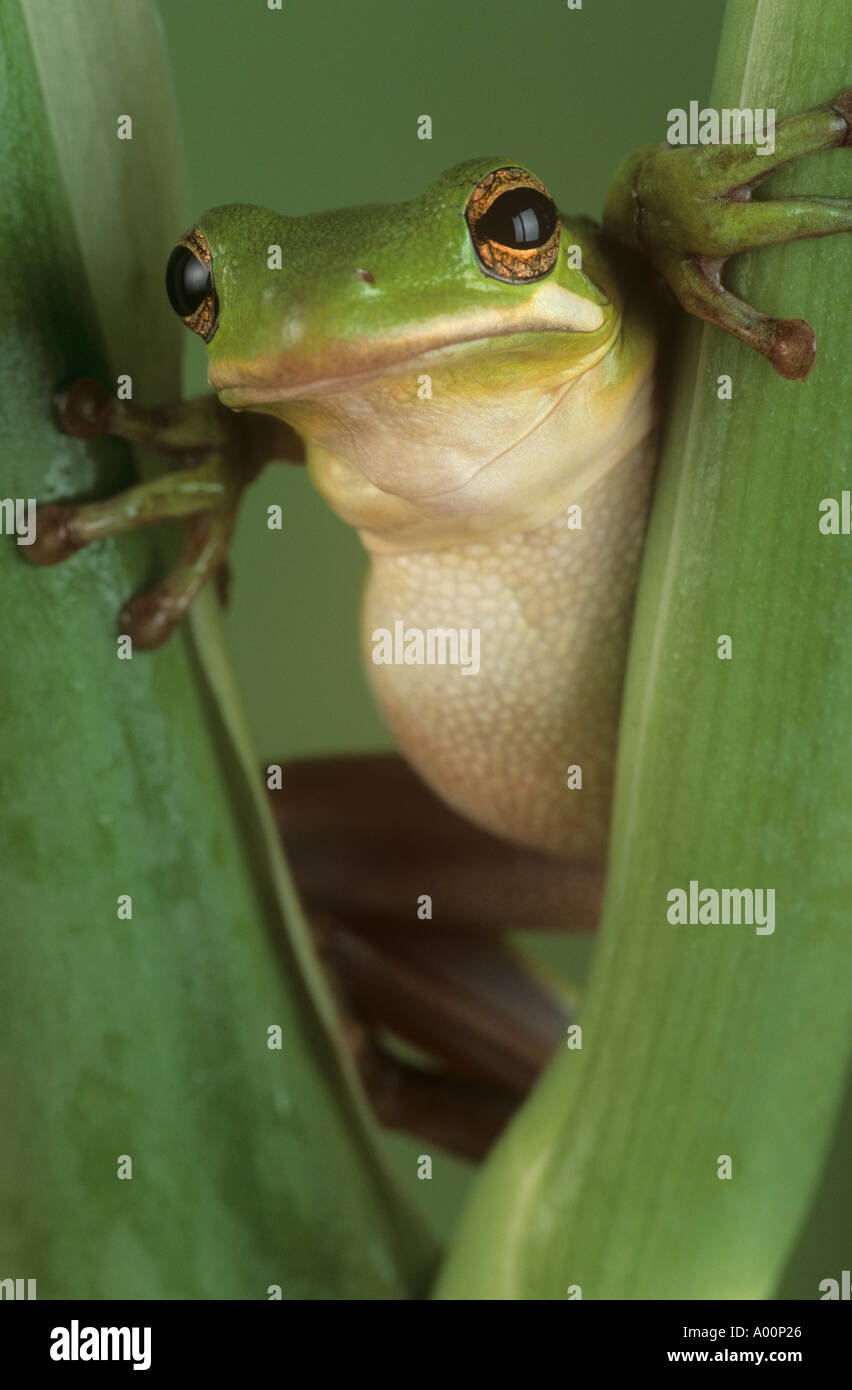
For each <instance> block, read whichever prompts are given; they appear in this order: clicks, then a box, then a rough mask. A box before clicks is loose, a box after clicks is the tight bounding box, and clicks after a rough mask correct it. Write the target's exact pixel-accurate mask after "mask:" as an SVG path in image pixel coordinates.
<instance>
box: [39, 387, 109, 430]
mask: <svg viewBox="0 0 852 1390" xmlns="http://www.w3.org/2000/svg"><path fill="white" fill-rule="evenodd" d="M113 401H114V397H112V396H110V394H109V392H108V391H107V389H106V387H105V386H104V385H103V384H102V383H101V382H100V381H97V380H96V379H95V377H91V376H81V377H78V378H77V380H76V381H72V382H71V383H70V385H68V386H64V387H62V389H61V390H59V391H57V392H56V394H55V396H54V398H53V408H54V411H55V414H56V423H57V425H58V426H59V428H60V429H61V430H62V432H63V434H70V435H73V436H74V437H75V438H76V439H93V438H95V437H96V436H97V435H101V434H107V433H109V427H110V423H111V416H112V405H113Z"/></svg>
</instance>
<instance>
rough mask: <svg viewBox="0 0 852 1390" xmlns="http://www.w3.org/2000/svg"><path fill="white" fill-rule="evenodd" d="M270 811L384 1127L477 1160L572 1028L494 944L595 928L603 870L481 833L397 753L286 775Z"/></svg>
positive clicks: (540, 981) (513, 957) (536, 983)
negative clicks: (521, 932)
mask: <svg viewBox="0 0 852 1390" xmlns="http://www.w3.org/2000/svg"><path fill="white" fill-rule="evenodd" d="M270 802H271V805H272V808H273V811H274V813H275V816H276V820H277V823H278V826H279V829H280V831H281V835H282V838H283V841H284V848H285V850H286V852H287V857H288V859H289V861H290V864H291V866H292V868H293V872H294V876H295V879H296V883H297V886H298V888H299V891H300V895H301V897H302V900H303V901H304V903H305V906H306V909H307V911H308V915H309V917H310V920H311V922H312V925H313V926H314V930H315V933H316V936H317V941H318V944H319V948H320V953H321V955H322V957H323V959H324V961H325V963H326V965H327V967H328V969H329V972H330V974H331V977H332V980H333V981H334V983H335V985H336V988H337V992H338V994H339V996H340V999H341V1005H342V1012H343V1015H344V1017H346V1018H348V1019H350V1020H352V1023H353V1026H351V1027H350V1028H348V1029H347V1030H346V1031H345V1036H346V1039H347V1042H348V1043H349V1045H350V1048H351V1051H352V1052H353V1054H354V1056H355V1059H356V1061H357V1062H358V1065H359V1068H360V1070H361V1073H362V1077H363V1080H364V1083H365V1086H366V1089H367V1091H368V1093H369V1095H370V1097H371V1099H372V1101H373V1104H374V1107H375V1109H376V1113H377V1115H378V1116H379V1118H380V1119H381V1120H382V1121H383V1123H385V1124H387V1125H389V1126H391V1127H392V1128H397V1129H404V1130H408V1131H410V1132H413V1133H415V1134H418V1135H420V1136H422V1137H423V1138H426V1139H430V1140H432V1141H433V1142H435V1143H437V1144H441V1145H442V1146H443V1147H445V1148H449V1149H451V1150H453V1151H454V1152H457V1153H461V1154H463V1155H465V1156H466V1157H468V1158H478V1157H481V1156H482V1155H483V1154H484V1153H485V1152H486V1151H487V1149H488V1147H489V1146H490V1144H491V1143H492V1142H493V1140H494V1138H495V1137H496V1135H497V1134H498V1133H499V1131H500V1130H501V1129H502V1128H503V1126H504V1125H505V1123H506V1122H507V1120H508V1119H509V1117H510V1116H511V1114H512V1113H513V1111H514V1110H515V1109H516V1107H517V1106H518V1105H519V1104H520V1103H521V1101H522V1100H523V1098H524V1095H525V1094H526V1092H527V1090H528V1089H529V1088H530V1086H531V1085H532V1084H533V1082H534V1081H535V1079H536V1076H537V1075H538V1073H539V1071H540V1069H541V1068H542V1066H544V1064H545V1063H546V1062H547V1060H548V1058H549V1057H550V1055H551V1054H552V1052H553V1050H554V1048H555V1047H556V1046H558V1043H559V1040H560V1038H561V1037H563V1036H564V1030H565V1027H566V1025H567V1023H568V1021H569V1018H568V1014H567V1012H566V1006H565V1000H564V998H563V997H562V995H561V992H560V993H556V992H555V991H554V989H553V987H552V985H551V983H550V981H549V980H547V979H545V978H540V977H539V976H537V975H536V974H535V973H533V972H531V971H530V969H529V968H528V966H527V965H526V964H525V963H524V961H523V959H522V958H520V957H519V956H518V954H517V953H516V952H515V951H514V950H513V949H512V948H510V947H509V946H507V944H506V943H504V942H503V941H502V940H501V939H500V936H499V933H500V932H503V931H507V930H511V929H516V928H531V929H542V930H546V929H554V930H558V929H562V930H566V929H568V930H584V929H585V930H588V929H590V928H591V927H593V926H594V925H595V923H596V921H597V918H598V916H599V912H600V900H601V890H602V878H603V874H602V866H601V865H592V864H581V863H569V862H566V861H563V860H560V859H557V858H555V857H553V856H550V855H546V854H541V853H538V852H536V851H533V850H526V849H522V848H519V847H517V846H515V845H512V844H509V843H507V842H506V841H503V840H498V839H497V838H496V837H495V836H493V835H491V834H489V833H488V832H486V831H483V830H480V829H477V828H476V827H475V826H472V825H470V824H469V822H467V821H466V820H464V819H462V817H461V816H458V815H457V814H456V813H455V812H454V811H452V810H450V809H449V808H448V807H446V806H445V805H444V804H443V803H442V802H441V801H439V799H438V798H437V797H436V796H435V795H434V794H433V793H432V792H431V791H430V790H429V789H428V788H427V787H426V786H425V785H424V784H423V783H422V782H421V781H420V779H419V778H418V777H417V775H416V774H415V773H414V772H413V771H412V770H411V769H410V768H409V767H408V765H407V764H406V763H405V762H404V760H403V759H402V758H400V757H399V756H398V755H396V754H370V755H364V756H357V757H337V758H327V759H310V760H305V761H303V762H297V763H290V764H286V766H285V769H284V776H283V784H282V787H281V789H280V790H278V791H274V792H271V793H270ZM424 895H428V896H429V899H430V900H431V906H430V910H431V913H432V917H431V920H421V917H420V915H419V912H420V910H421V909H422V907H423V897H424ZM388 1034H390V1035H391V1036H392V1037H396V1038H401V1039H402V1040H403V1041H404V1042H405V1043H406V1044H408V1045H409V1046H414V1047H415V1048H416V1049H417V1052H418V1054H419V1055H420V1056H421V1057H426V1058H428V1059H429V1064H428V1065H426V1066H422V1065H416V1064H415V1063H414V1062H412V1061H411V1060H409V1059H407V1058H401V1057H400V1056H398V1055H395V1054H394V1051H393V1048H392V1047H389V1046H388V1045H387V1044H386V1039H387V1036H388Z"/></svg>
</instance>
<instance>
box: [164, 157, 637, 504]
mask: <svg viewBox="0 0 852 1390" xmlns="http://www.w3.org/2000/svg"><path fill="white" fill-rule="evenodd" d="M594 230H595V229H594V227H593V224H591V223H588V222H586V221H585V220H583V219H581V220H580V221H577V222H574V223H571V224H569V225H565V224H564V222H563V220H562V218H561V217H560V214H559V212H558V210H557V208H556V204H555V203H554V201H553V199H552V198H551V196H550V194H549V193H548V192H547V190H546V189H545V188H544V186H543V185H542V184H541V183H540V182H539V181H538V179H537V178H535V176H534V175H533V174H531V173H529V172H528V171H527V170H526V169H523V168H521V167H519V166H518V165H516V164H511V163H509V162H508V161H506V160H499V159H478V160H471V161H468V162H466V163H464V164H459V165H457V166H456V167H455V168H453V169H450V170H449V171H448V172H447V173H445V174H443V175H442V176H441V177H440V178H439V179H438V180H436V182H435V183H433V184H432V185H431V186H430V187H429V188H428V189H427V190H426V192H425V193H423V195H422V196H421V197H419V198H416V199H414V200H413V201H412V202H408V203H401V204H398V205H396V206H387V207H386V206H381V205H373V206H367V207H359V208H350V209H346V210H343V211H338V212H331V213H323V214H321V215H319V214H317V215H311V216H306V217H284V216H281V215H279V214H277V213H273V212H269V211H267V210H266V209H263V208H257V207H253V206H250V205H247V204H231V205H228V206H224V207H218V208H214V209H213V210H212V211H211V212H208V213H206V214H205V215H204V216H203V217H202V218H201V220H200V222H199V223H198V225H197V226H195V227H193V228H192V230H191V231H190V232H188V233H187V235H186V236H185V237H184V238H183V240H182V242H181V243H180V245H179V246H177V247H176V248H175V250H174V252H173V253H172V256H171V259H170V261H169V269H168V277H167V282H168V289H169V296H170V298H171V302H172V305H173V307H174V308H175V310H176V312H177V313H178V314H179V315H180V317H181V318H182V319H183V321H184V323H185V324H186V325H187V327H189V328H191V329H192V330H193V331H194V332H196V333H198V334H199V335H200V336H201V337H202V338H203V339H204V341H205V343H206V345H207V353H208V359H209V361H208V366H209V380H210V384H211V386H212V387H213V388H214V389H215V390H216V391H217V393H218V394H219V397H220V399H221V400H222V401H223V403H224V404H225V405H227V406H230V407H231V408H232V409H235V410H258V411H262V412H265V413H269V414H275V415H279V416H281V417H282V418H284V419H286V420H288V421H289V422H290V423H291V424H293V425H294V426H295V427H296V428H297V429H299V430H300V431H301V432H302V433H303V434H304V435H305V436H306V437H307V438H308V439H309V440H311V441H313V442H314V443H316V444H318V445H320V446H322V447H323V448H325V449H326V450H329V451H332V452H334V453H335V454H336V455H338V456H340V457H342V458H344V459H345V460H347V461H348V463H350V464H353V465H354V466H355V467H356V468H357V469H358V470H359V471H360V472H361V473H362V474H363V475H364V476H365V477H366V478H367V479H368V480H369V481H370V482H371V483H373V484H374V485H375V486H376V487H378V488H380V489H382V490H383V491H384V492H390V493H394V494H396V495H398V496H400V497H403V498H406V499H407V500H409V501H412V502H417V501H418V500H423V501H427V500H428V499H429V498H431V497H434V496H437V495H440V494H442V493H443V492H446V491H454V490H456V489H459V488H463V487H464V485H465V482H466V481H467V480H468V479H470V478H471V477H473V476H474V475H475V474H476V473H478V472H479V471H480V470H481V469H482V468H483V467H484V466H485V465H487V464H488V463H489V461H490V460H491V459H493V458H494V457H496V456H499V455H501V454H503V453H505V452H506V450H507V449H511V448H512V447H513V445H514V443H515V441H517V440H518V439H520V438H522V437H524V436H525V435H526V434H528V433H529V432H530V431H532V430H534V429H535V427H536V425H537V423H538V422H539V421H540V420H542V419H543V418H545V416H546V415H547V414H548V413H549V412H550V410H551V409H552V408H553V404H554V402H555V400H556V399H557V397H558V395H559V393H562V392H564V391H565V390H566V389H568V388H569V387H570V385H571V383H572V382H574V381H575V380H576V379H577V378H578V377H580V376H581V375H582V374H583V373H585V372H586V371H587V370H588V369H589V368H590V367H591V366H592V365H594V364H595V363H597V362H598V361H599V360H600V359H601V358H602V357H603V356H604V355H605V354H606V353H607V352H608V350H609V348H610V347H611V345H612V344H613V342H614V341H615V339H616V337H617V335H618V328H619V324H620V318H621V309H620V304H619V301H618V297H617V294H616V291H615V288H614V285H613V283H612V281H611V279H610V276H609V274H608V272H607V270H606V267H605V263H604V261H603V259H602V257H601V254H600V252H599V250H598V249H597V245H596V241H595V236H594Z"/></svg>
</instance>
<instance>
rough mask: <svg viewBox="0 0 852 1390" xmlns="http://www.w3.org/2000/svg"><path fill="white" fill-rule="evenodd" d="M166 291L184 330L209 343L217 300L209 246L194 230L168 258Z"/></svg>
mask: <svg viewBox="0 0 852 1390" xmlns="http://www.w3.org/2000/svg"><path fill="white" fill-rule="evenodd" d="M166 292H167V293H168V296H169V302H170V304H171V306H172V308H173V309H174V311H175V313H176V314H177V315H178V317H179V318H182V319H183V321H184V323H185V324H186V326H187V328H191V329H192V331H193V333H197V334H198V335H199V336H200V337H202V338H203V339H204V341H205V343H209V342H210V339H211V338H212V337H213V334H214V333H215V332H216V329H217V328H218V326H219V300H218V298H217V296H216V286H215V285H214V284H213V257H212V256H211V254H210V247H209V246H208V245H207V241H206V239H205V237H204V235H203V234H202V233H201V232H200V231H199V229H198V228H197V227H193V228H192V229H191V230H190V231H188V232H187V234H186V236H185V237H184V238H183V240H182V241H180V242H179V243H178V245H177V246H176V247H175V249H174V251H173V252H172V254H171V255H170V256H169V263H168V265H167V266H166Z"/></svg>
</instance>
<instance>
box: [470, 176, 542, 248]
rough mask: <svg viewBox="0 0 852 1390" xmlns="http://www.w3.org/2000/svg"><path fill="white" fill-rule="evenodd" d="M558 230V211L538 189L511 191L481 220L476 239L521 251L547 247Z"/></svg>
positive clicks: (496, 202)
mask: <svg viewBox="0 0 852 1390" xmlns="http://www.w3.org/2000/svg"><path fill="white" fill-rule="evenodd" d="M555 229H556V208H555V206H554V204H553V202H552V201H551V199H550V198H548V196H547V194H546V193H539V191H538V189H537V188H510V189H509V190H508V192H507V193H501V194H500V196H499V198H495V199H494V202H493V203H492V204H491V206H490V208H489V209H488V211H487V212H486V213H485V214H484V216H482V217H480V219H479V221H478V222H477V224H476V235H477V236H478V237H480V238H481V239H482V240H483V241H496V242H498V243H499V245H500V246H511V247H514V248H515V250H520V248H521V247H524V246H544V244H545V242H546V241H549V240H550V238H551V237H552V236H553V233H554V231H555Z"/></svg>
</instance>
